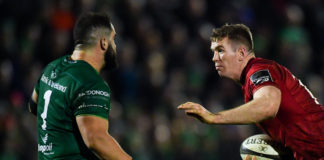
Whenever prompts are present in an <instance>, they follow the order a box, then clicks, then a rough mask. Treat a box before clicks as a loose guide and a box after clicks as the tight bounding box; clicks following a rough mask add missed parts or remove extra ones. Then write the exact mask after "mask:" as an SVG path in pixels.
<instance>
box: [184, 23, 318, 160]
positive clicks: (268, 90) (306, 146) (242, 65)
mask: <svg viewBox="0 0 324 160" xmlns="http://www.w3.org/2000/svg"><path fill="white" fill-rule="evenodd" d="M211 50H212V51H213V53H214V57H213V62H215V67H216V70H217V72H218V74H219V75H220V76H221V77H226V78H230V79H232V80H234V81H236V82H238V83H240V84H241V85H242V91H243V93H244V99H245V102H246V103H245V104H243V105H241V106H238V107H235V108H233V109H230V110H225V111H221V112H218V113H211V112H210V111H208V110H207V109H205V108H204V107H203V106H201V105H200V104H197V103H193V102H187V103H184V104H181V105H180V106H179V107H178V109H182V110H184V111H185V113H186V114H188V115H190V116H193V117H196V118H198V119H199V120H201V121H202V122H204V123H208V124H251V123H254V124H256V125H257V126H258V127H260V128H261V129H262V130H264V131H265V132H266V133H267V134H269V135H270V136H271V137H272V138H273V139H274V140H275V141H278V142H280V143H281V144H282V145H283V146H285V147H287V148H288V149H290V150H291V151H292V152H293V156H294V158H295V159H297V160H324V107H323V106H322V105H321V104H319V103H318V101H317V99H316V98H315V97H314V96H313V95H312V93H311V92H310V91H309V90H308V89H307V88H306V86H304V85H303V84H302V82H301V81H300V80H299V79H297V78H296V77H295V76H294V75H293V74H292V73H291V72H290V71H289V70H288V69H287V68H285V67H283V66H281V65H279V64H278V63H276V62H274V61H271V60H266V59H262V58H256V57H255V54H254V52H253V39H252V33H251V31H250V29H249V28H248V27H247V26H245V25H243V24H233V25H224V26H222V27H220V28H217V29H215V30H214V31H213V34H212V36H211Z"/></svg>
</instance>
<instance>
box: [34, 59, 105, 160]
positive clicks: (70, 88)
mask: <svg viewBox="0 0 324 160" xmlns="http://www.w3.org/2000/svg"><path fill="white" fill-rule="evenodd" d="M35 91H36V93H37V94H38V102H37V123H38V124H37V125H38V159H95V156H94V154H93V153H92V152H91V151H90V150H89V149H88V148H87V147H86V146H85V144H84V142H83V140H82V137H81V135H80V132H79V129H78V127H77V124H76V120H75V119H76V116H80V115H94V116H98V117H101V118H104V119H108V114H109V111H110V89H109V86H108V85H107V83H106V82H105V81H104V80H103V79H102V78H101V77H100V75H99V74H98V72H97V71H96V70H95V69H94V68H93V67H92V66H90V64H88V63H87V62H85V61H79V60H78V61H74V60H71V58H70V56H64V57H62V58H59V59H57V60H55V61H53V62H51V63H50V64H48V66H47V67H46V68H45V70H44V72H43V74H42V75H41V77H40V79H39V80H38V83H37V84H36V86H35Z"/></svg>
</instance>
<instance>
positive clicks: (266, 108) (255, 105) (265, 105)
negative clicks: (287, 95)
mask: <svg viewBox="0 0 324 160" xmlns="http://www.w3.org/2000/svg"><path fill="white" fill-rule="evenodd" d="M280 102H281V91H280V90H279V89H278V88H277V87H274V86H264V87H262V88H260V89H258V90H257V91H256V92H255V93H254V95H253V100H251V101H250V102H248V103H246V104H243V105H241V106H238V107H236V108H233V109H230V110H225V111H222V112H218V113H216V114H213V113H211V112H209V111H208V110H207V109H205V108H204V107H203V106H201V105H200V104H197V103H193V102H187V103H184V104H182V105H180V106H179V107H178V109H181V110H185V112H186V114H188V115H190V116H193V117H196V118H198V119H199V120H201V121H202V122H205V123H208V124H251V123H258V122H260V121H263V120H266V119H269V118H273V117H275V116H276V114H277V112H278V110H279V106H280Z"/></svg>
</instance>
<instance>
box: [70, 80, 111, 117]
mask: <svg viewBox="0 0 324 160" xmlns="http://www.w3.org/2000/svg"><path fill="white" fill-rule="evenodd" d="M76 94H77V95H76V98H75V100H74V101H73V103H72V107H73V108H72V111H73V114H74V116H80V115H93V116H98V117H102V118H104V119H108V114H109V112H110V90H109V88H108V86H106V85H105V84H103V83H95V84H92V85H87V87H84V88H82V89H81V90H80V91H79V92H77V93H76Z"/></svg>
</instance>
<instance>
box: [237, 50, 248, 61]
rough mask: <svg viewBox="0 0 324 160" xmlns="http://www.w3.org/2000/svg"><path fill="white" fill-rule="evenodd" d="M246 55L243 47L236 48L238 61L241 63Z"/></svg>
mask: <svg viewBox="0 0 324 160" xmlns="http://www.w3.org/2000/svg"><path fill="white" fill-rule="evenodd" d="M246 55H247V50H246V48H245V47H243V46H240V47H239V48H238V56H239V61H243V60H244V58H245V56H246Z"/></svg>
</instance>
